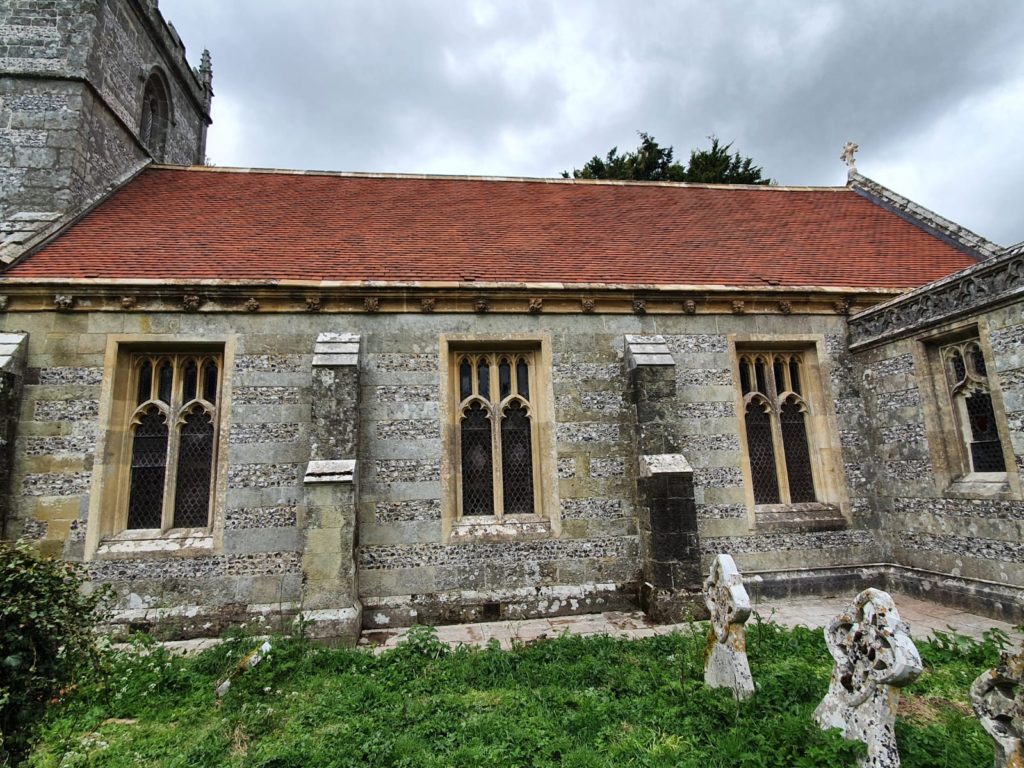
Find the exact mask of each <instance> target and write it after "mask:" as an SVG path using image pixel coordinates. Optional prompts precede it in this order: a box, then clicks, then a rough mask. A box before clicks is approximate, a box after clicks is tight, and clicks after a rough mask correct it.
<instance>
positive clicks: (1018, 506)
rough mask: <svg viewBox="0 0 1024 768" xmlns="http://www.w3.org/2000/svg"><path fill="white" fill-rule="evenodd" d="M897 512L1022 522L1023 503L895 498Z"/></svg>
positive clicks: (1023, 515)
mask: <svg viewBox="0 0 1024 768" xmlns="http://www.w3.org/2000/svg"><path fill="white" fill-rule="evenodd" d="M893 506H894V508H895V510H896V511H897V512H900V513H903V514H912V515H927V514H933V515H941V516H943V517H977V518H981V519H986V520H1024V501H998V500H990V499H918V498H908V497H904V498H896V499H893Z"/></svg>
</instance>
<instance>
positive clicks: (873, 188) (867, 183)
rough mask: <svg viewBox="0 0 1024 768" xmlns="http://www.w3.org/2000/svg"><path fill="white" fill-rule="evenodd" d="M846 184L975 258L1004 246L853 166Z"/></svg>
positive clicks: (997, 250)
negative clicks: (905, 195)
mask: <svg viewBox="0 0 1024 768" xmlns="http://www.w3.org/2000/svg"><path fill="white" fill-rule="evenodd" d="M847 186H848V187H849V188H850V189H852V190H853V191H855V192H857V193H858V194H860V195H862V196H863V197H866V198H868V199H870V200H872V201H873V202H875V203H876V204H877V205H880V206H881V207H883V208H886V209H888V210H891V211H893V212H894V213H896V214H897V215H898V216H901V217H902V218H904V219H906V220H908V221H910V222H911V223H912V224H916V225H917V226H918V227H920V228H921V229H923V230H925V231H926V232H929V233H930V234H933V235H935V236H937V237H939V238H941V239H943V240H945V241H947V242H949V243H950V244H951V245H953V246H955V247H957V248H959V249H960V250H962V251H965V252H967V253H968V254H969V255H971V256H974V257H976V258H978V260H979V261H984V260H986V259H991V258H992V257H993V256H995V255H996V254H998V253H1000V252H1002V251H1003V250H1004V249H1003V248H1002V246H1000V245H998V244H996V243H993V242H992V241H991V240H989V239H988V238H985V237H982V236H981V235H979V234H978V233H977V232H974V231H972V230H970V229H968V228H967V227H965V226H963V225H961V224H957V223H956V222H955V221H952V220H951V219H947V218H946V217H945V216H940V215H939V214H937V213H935V211H933V210H931V209H929V208H925V207H924V206H923V205H921V204H920V203H916V202H914V201H913V200H911V199H910V198H909V197H904V196H903V195H901V194H899V193H898V192H894V191H893V190H891V189H889V188H888V187H887V186H885V185H884V184H879V183H878V182H877V181H875V180H874V179H869V178H868V177H867V176H864V175H863V174H861V173H859V172H858V171H857V170H856V169H853V170H851V171H850V174H849V178H848V181H847Z"/></svg>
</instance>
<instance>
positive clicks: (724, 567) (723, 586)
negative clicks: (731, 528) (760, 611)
mask: <svg viewBox="0 0 1024 768" xmlns="http://www.w3.org/2000/svg"><path fill="white" fill-rule="evenodd" d="M704 602H705V603H707V606H708V610H709V611H710V612H711V631H710V632H709V633H708V645H707V650H706V651H705V652H704V682H705V683H707V685H709V686H710V687H712V688H731V689H732V695H733V697H734V698H735V699H737V700H738V701H740V700H743V699H749V698H750V697H751V696H753V695H754V678H753V677H751V675H750V664H748V663H747V637H746V632H745V630H744V629H743V622H745V621H746V620H747V619H748V618H749V617H750V598H749V597H748V596H747V590H746V589H744V587H743V579H742V578H740V572H739V570H737V568H736V563H735V562H734V561H733V559H732V557H730V556H729V555H718V556H717V557H716V558H715V561H714V562H713V563H712V564H711V573H710V574H709V575H708V577H707V579H705V580H704Z"/></svg>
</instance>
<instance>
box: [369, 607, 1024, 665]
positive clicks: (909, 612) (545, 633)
mask: <svg viewBox="0 0 1024 768" xmlns="http://www.w3.org/2000/svg"><path fill="white" fill-rule="evenodd" d="M893 597H894V599H895V600H896V607H897V608H898V609H899V612H900V618H902V619H903V620H904V621H906V622H907V623H908V624H909V625H910V631H911V634H912V635H913V636H914V637H916V638H926V637H929V636H931V634H932V633H933V632H934V631H935V630H939V631H941V632H949V631H951V630H950V627H952V631H955V632H956V633H958V634H961V635H967V636H969V637H973V638H976V639H980V638H981V635H982V632H984V631H985V630H986V629H991V628H993V627H996V628H998V629H1001V630H1003V631H1004V632H1006V633H1007V634H1009V635H1011V636H1014V637H1016V639H1017V640H1018V642H1020V641H1024V635H1021V634H1019V633H1017V632H1015V631H1014V629H1013V627H1012V626H1011V625H1010V624H1007V623H1006V622H1001V621H995V620H994V619H988V618H985V617H984V616H978V615H977V614H973V613H967V612H965V611H961V610H957V609H955V608H947V607H945V606H942V605H938V604H937V603H929V602H926V601H924V600H918V599H916V598H913V597H907V596H905V595H899V594H897V595H894V596H893ZM849 599H850V598H849V597H848V596H843V597H801V598H795V599H789V600H785V601H782V602H772V603H760V604H758V605H755V606H754V610H755V611H756V612H757V613H758V614H759V615H760V616H761V617H762V618H764V619H770V620H771V621H774V622H776V623H778V624H782V625H784V626H787V627H795V626H797V625H801V624H802V625H803V626H807V627H821V626H824V625H825V624H826V623H827V622H828V620H829V619H830V618H831V617H832V616H834V615H835V614H837V613H839V611H840V610H842V608H843V607H844V606H845V605H846V603H847V602H848V601H849ZM686 626H687V625H685V624H653V623H651V622H650V621H649V620H648V619H647V617H646V616H644V614H643V613H640V612H636V613H622V612H617V611H613V612H609V613H596V614H588V615H585V616H563V617H558V618H553V619H527V620H524V621H495V622H489V623H480V624H451V625H447V626H441V627H438V628H437V636H438V639H439V640H441V641H442V642H445V643H447V644H448V645H451V646H459V645H477V646H482V645H486V644H487V643H488V642H489V641H490V640H492V639H496V640H497V641H498V642H499V643H500V644H501V647H502V648H508V647H509V646H510V645H512V644H513V643H516V642H520V643H531V642H536V641H537V640H542V639H546V638H553V637H558V636H559V635H561V634H563V633H564V632H569V633H572V634H574V635H612V636H613V637H626V638H638V637H650V636H652V635H661V634H666V633H668V632H673V631H676V630H679V629H683V628H685V627H686ZM407 631H408V630H407V629H404V628H403V629H387V630H367V631H365V632H363V635H362V637H361V638H360V640H359V645H360V646H362V647H371V648H373V649H374V651H377V652H379V651H383V650H385V649H388V648H393V647H394V646H395V645H396V644H397V643H398V642H399V641H400V640H401V638H402V636H403V635H404V634H405V633H406V632H407Z"/></svg>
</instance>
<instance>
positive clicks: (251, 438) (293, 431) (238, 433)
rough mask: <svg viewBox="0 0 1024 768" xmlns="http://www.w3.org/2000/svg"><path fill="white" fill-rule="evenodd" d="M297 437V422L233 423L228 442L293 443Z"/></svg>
mask: <svg viewBox="0 0 1024 768" xmlns="http://www.w3.org/2000/svg"><path fill="white" fill-rule="evenodd" d="M298 439H299V425H298V424H283V423H278V424H233V425H232V426H231V437H230V440H229V442H230V443H231V444H232V445H247V444H250V443H294V442H295V441H296V440H298Z"/></svg>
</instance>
